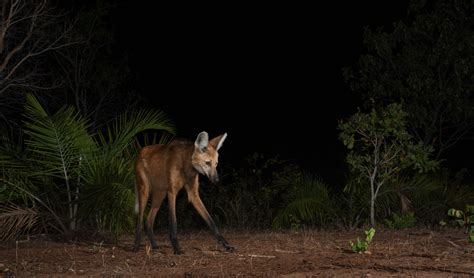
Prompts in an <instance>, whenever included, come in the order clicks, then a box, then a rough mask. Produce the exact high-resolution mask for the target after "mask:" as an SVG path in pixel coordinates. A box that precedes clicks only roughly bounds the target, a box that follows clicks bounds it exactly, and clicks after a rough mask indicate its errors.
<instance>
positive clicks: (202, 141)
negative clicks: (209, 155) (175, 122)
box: [194, 131, 209, 152]
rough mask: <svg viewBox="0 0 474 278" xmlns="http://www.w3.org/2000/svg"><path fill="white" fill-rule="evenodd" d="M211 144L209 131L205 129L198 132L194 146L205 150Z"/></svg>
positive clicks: (202, 150)
mask: <svg viewBox="0 0 474 278" xmlns="http://www.w3.org/2000/svg"><path fill="white" fill-rule="evenodd" d="M208 144H209V135H208V134H207V132H205V131H203V132H201V133H199V134H198V136H197V138H196V141H195V142H194V146H195V147H196V148H198V149H199V150H200V151H201V152H205V151H206V149H207V145H208Z"/></svg>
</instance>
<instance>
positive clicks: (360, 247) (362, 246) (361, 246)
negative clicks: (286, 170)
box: [350, 228, 375, 253]
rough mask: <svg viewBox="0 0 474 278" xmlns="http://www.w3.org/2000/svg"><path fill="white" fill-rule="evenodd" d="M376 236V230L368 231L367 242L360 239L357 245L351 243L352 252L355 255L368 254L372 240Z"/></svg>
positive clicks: (366, 232) (366, 233) (366, 234)
mask: <svg viewBox="0 0 474 278" xmlns="http://www.w3.org/2000/svg"><path fill="white" fill-rule="evenodd" d="M374 235H375V229H374V228H370V229H369V230H366V231H365V240H360V239H359V238H357V241H356V242H355V243H354V242H352V241H351V242H350V244H351V248H352V251H353V252H355V253H363V252H366V251H367V249H369V245H370V243H371V242H372V238H373V237H374Z"/></svg>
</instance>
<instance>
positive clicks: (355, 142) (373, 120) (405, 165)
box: [339, 104, 437, 226]
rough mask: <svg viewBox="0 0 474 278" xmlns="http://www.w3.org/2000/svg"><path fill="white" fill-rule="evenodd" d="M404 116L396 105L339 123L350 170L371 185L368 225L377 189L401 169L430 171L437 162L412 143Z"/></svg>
mask: <svg viewBox="0 0 474 278" xmlns="http://www.w3.org/2000/svg"><path fill="white" fill-rule="evenodd" d="M406 116H407V114H406V113H405V112H404V111H403V110H402V108H401V106H400V105H399V104H392V105H389V106H388V107H386V108H385V109H381V110H380V111H377V110H375V109H372V111H371V112H370V113H367V114H365V113H361V112H358V113H356V114H354V115H353V116H352V117H351V118H350V119H349V120H347V121H345V122H341V123H340V124H339V129H340V131H341V132H340V134H339V139H340V140H341V141H342V142H343V143H344V145H345V146H346V147H347V148H348V149H349V153H348V155H347V162H348V163H349V165H350V167H351V170H353V171H354V172H355V173H357V174H359V175H360V177H361V178H364V179H365V178H367V179H368V180H369V184H370V196H371V197H370V223H371V225H372V226H374V225H375V200H376V199H377V195H378V193H379V191H380V188H381V187H382V186H383V185H384V184H387V182H388V181H389V180H390V179H393V178H394V177H396V174H397V173H399V172H400V171H401V170H403V169H409V168H411V169H415V170H418V171H420V172H424V171H429V170H432V169H434V168H435V167H436V166H437V163H436V162H435V161H433V160H431V159H430V158H429V156H430V154H431V153H432V148H431V147H430V146H426V145H423V144H422V143H419V144H415V143H413V140H412V137H411V136H410V134H409V133H408V132H407V130H406V127H405V118H406Z"/></svg>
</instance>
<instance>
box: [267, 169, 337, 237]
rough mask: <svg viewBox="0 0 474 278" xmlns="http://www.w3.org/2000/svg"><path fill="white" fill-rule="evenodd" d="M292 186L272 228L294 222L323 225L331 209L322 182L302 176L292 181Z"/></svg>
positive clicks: (325, 188) (312, 177)
mask: <svg viewBox="0 0 474 278" xmlns="http://www.w3.org/2000/svg"><path fill="white" fill-rule="evenodd" d="M293 186H294V190H293V192H290V197H289V198H288V200H287V201H286V205H285V207H284V208H283V209H282V210H280V211H279V212H278V213H277V216H276V217H275V219H274V220H273V226H274V227H276V228H281V227H288V226H291V224H292V221H295V220H297V221H301V222H303V223H306V224H310V225H318V224H319V225H320V224H323V223H325V222H326V221H327V220H328V219H329V217H330V215H331V214H332V211H333V209H332V203H331V200H330V197H329V193H328V190H327V186H326V185H325V184H324V182H323V181H322V180H321V179H319V178H317V177H315V176H312V175H309V174H303V175H301V176H299V177H298V178H297V179H296V180H295V181H294V184H293Z"/></svg>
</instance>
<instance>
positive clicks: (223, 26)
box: [111, 1, 408, 180]
mask: <svg viewBox="0 0 474 278" xmlns="http://www.w3.org/2000/svg"><path fill="white" fill-rule="evenodd" d="M407 7H408V3H407V1H389V2H385V1H384V2H380V1H369V2H366V1H364V2H363V3H360V2H357V3H355V2H351V1H339V2H333V3H332V4H328V3H326V2H324V3H322V4H317V5H310V4H309V3H306V4H296V3H292V4H288V3H282V4H275V3H271V4H258V5H257V4H225V5H206V6H204V5H192V6H189V5H184V4H182V5H175V6H173V7H170V6H161V5H153V6H151V4H148V5H147V4H141V5H137V4H136V2H133V1H127V2H122V3H121V4H120V5H119V6H118V7H117V9H116V10H115V11H114V13H113V16H112V18H111V20H112V25H113V26H114V27H115V28H116V32H117V33H118V38H117V45H118V47H120V48H121V49H122V50H125V51H126V53H128V55H129V59H130V63H131V68H132V72H133V75H134V80H135V82H134V87H135V89H136V90H137V91H138V92H140V93H141V94H142V95H143V96H144V97H145V99H146V100H147V102H148V105H149V107H151V108H158V109H161V110H163V111H165V112H166V113H167V114H168V115H169V116H170V117H171V118H172V119H173V120H174V122H175V123H176V125H177V128H178V136H180V137H186V138H189V139H191V140H194V138H195V136H196V134H197V133H198V132H200V131H202V130H206V131H208V132H209V133H210V136H215V135H219V134H221V133H223V132H227V133H228V135H229V137H228V139H227V141H226V143H225V148H224V149H223V150H222V152H221V160H224V161H227V162H230V163H231V164H233V163H238V162H239V161H241V160H242V158H243V157H244V156H245V155H246V154H251V153H254V152H259V153H264V154H267V155H279V157H280V158H284V159H290V160H291V161H294V162H295V163H297V164H299V165H301V166H303V167H304V168H306V169H308V170H310V171H313V172H316V173H317V174H318V175H321V176H322V177H323V178H325V179H327V180H333V179H334V174H336V173H341V171H340V170H341V167H344V163H343V160H344V149H343V146H342V144H341V143H340V142H339V141H338V140H337V129H336V126H337V121H338V120H339V119H341V118H344V117H347V116H349V115H351V114H352V113H354V112H355V111H356V109H357V106H358V105H359V100H358V98H357V96H356V95H355V94H354V93H352V92H351V91H350V90H349V86H348V85H347V84H346V83H345V82H344V80H343V77H342V74H341V68H342V67H345V66H351V65H354V63H355V62H356V61H357V59H358V57H359V55H360V54H362V53H363V51H364V48H363V43H362V40H363V36H362V35H363V28H364V26H370V27H371V28H373V29H375V28H376V27H383V28H384V29H385V30H390V28H391V27H392V24H393V22H395V21H397V20H400V19H402V18H404V17H406V15H407ZM236 166H237V164H236Z"/></svg>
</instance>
